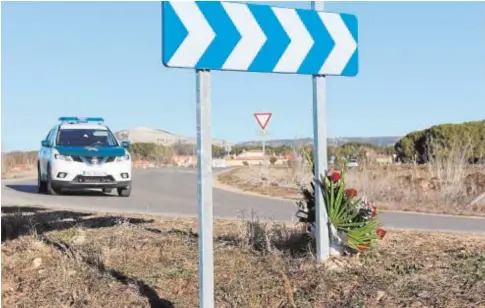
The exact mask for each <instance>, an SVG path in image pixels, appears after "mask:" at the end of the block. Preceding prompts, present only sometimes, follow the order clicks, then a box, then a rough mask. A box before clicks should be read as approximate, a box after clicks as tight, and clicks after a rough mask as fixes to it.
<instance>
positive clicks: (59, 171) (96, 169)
mask: <svg viewBox="0 0 485 308" xmlns="http://www.w3.org/2000/svg"><path fill="white" fill-rule="evenodd" d="M51 172H52V180H53V181H54V182H59V183H60V182H65V185H68V184H69V183H73V184H74V185H86V186H89V185H90V184H91V183H87V182H84V183H83V182H80V181H78V178H79V177H82V176H87V177H100V178H102V177H111V180H112V182H127V181H131V180H132V179H131V162H116V163H115V162H112V163H104V164H101V165H87V164H85V163H79V162H63V161H56V162H55V163H53V164H52V169H51ZM60 184H62V183H60ZM101 184H103V183H99V185H101ZM93 185H94V184H93ZM95 185H98V184H97V183H96V184H95Z"/></svg>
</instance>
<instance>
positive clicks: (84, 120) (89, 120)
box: [59, 117, 104, 124]
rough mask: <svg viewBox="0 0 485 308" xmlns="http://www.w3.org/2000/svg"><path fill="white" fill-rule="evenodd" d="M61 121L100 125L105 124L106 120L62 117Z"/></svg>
mask: <svg viewBox="0 0 485 308" xmlns="http://www.w3.org/2000/svg"><path fill="white" fill-rule="evenodd" d="M59 121H60V122H62V123H71V124H75V123H88V122H98V123H100V124H102V123H104V119H103V118H100V117H87V118H80V117H60V118H59Z"/></svg>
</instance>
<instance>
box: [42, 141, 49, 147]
mask: <svg viewBox="0 0 485 308" xmlns="http://www.w3.org/2000/svg"><path fill="white" fill-rule="evenodd" d="M41 145H42V146H43V147H46V148H49V147H50V146H51V145H50V143H49V141H48V140H42V142H41Z"/></svg>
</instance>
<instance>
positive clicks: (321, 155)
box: [312, 1, 330, 262]
mask: <svg viewBox="0 0 485 308" xmlns="http://www.w3.org/2000/svg"><path fill="white" fill-rule="evenodd" d="M323 6H324V5H323V1H312V9H314V10H318V11H323ZM312 81H313V155H314V162H315V176H316V177H317V179H320V176H321V175H322V174H324V173H325V171H326V170H327V129H326V123H325V120H326V119H325V116H326V114H325V113H326V110H325V109H326V103H327V102H326V97H325V95H326V93H325V91H326V80H325V77H324V76H315V75H314V76H312ZM315 211H316V213H315V218H316V227H317V228H316V241H317V261H318V262H323V261H325V260H326V259H327V258H328V257H329V256H330V237H329V228H328V213H327V208H326V206H325V200H324V198H323V194H322V191H321V189H320V185H315Z"/></svg>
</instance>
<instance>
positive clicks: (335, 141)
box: [237, 136, 401, 147]
mask: <svg viewBox="0 0 485 308" xmlns="http://www.w3.org/2000/svg"><path fill="white" fill-rule="evenodd" d="M399 139H401V137H396V136H391V137H389V136H387V137H348V138H328V139H327V143H328V145H331V146H336V145H342V144H344V143H348V142H358V143H367V144H372V145H375V146H388V145H394V144H395V143H396V142H397V141H399ZM260 144H261V140H251V141H246V142H241V143H238V144H237V145H239V146H255V145H260ZM307 144H313V138H300V139H276V140H266V145H268V146H275V147H278V146H282V145H287V146H300V145H307Z"/></svg>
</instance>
